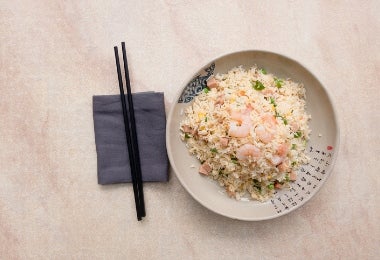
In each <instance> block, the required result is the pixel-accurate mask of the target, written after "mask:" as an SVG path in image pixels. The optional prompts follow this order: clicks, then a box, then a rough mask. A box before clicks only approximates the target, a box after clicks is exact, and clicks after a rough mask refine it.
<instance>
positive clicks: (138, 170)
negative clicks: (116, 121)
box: [121, 42, 146, 217]
mask: <svg viewBox="0 0 380 260" xmlns="http://www.w3.org/2000/svg"><path fill="white" fill-rule="evenodd" d="M121 48H122V51H123V62H124V73H125V74H124V75H125V85H126V88H127V99H128V107H129V119H130V123H131V134H132V135H131V136H132V146H133V152H134V158H135V167H136V176H137V187H138V189H139V196H140V203H141V216H142V217H145V215H146V214H145V202H144V191H143V182H142V174H141V164H140V152H139V145H138V142H137V131H136V120H135V109H134V107H133V99H132V90H131V82H130V80H129V69H128V59H127V53H126V51H125V42H122V43H121Z"/></svg>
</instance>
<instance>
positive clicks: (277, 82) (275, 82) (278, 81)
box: [274, 78, 284, 88]
mask: <svg viewBox="0 0 380 260" xmlns="http://www.w3.org/2000/svg"><path fill="white" fill-rule="evenodd" d="M274 84H275V85H276V87H278V88H281V87H282V85H283V84H284V81H283V80H282V79H278V78H274Z"/></svg>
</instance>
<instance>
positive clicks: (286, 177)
mask: <svg viewBox="0 0 380 260" xmlns="http://www.w3.org/2000/svg"><path fill="white" fill-rule="evenodd" d="M285 180H286V181H287V182H289V180H290V179H289V174H286V175H285Z"/></svg>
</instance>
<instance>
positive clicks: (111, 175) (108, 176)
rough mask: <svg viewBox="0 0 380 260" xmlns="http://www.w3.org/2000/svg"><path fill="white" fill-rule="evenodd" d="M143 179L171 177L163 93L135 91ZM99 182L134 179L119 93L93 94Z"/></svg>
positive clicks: (158, 179)
mask: <svg viewBox="0 0 380 260" xmlns="http://www.w3.org/2000/svg"><path fill="white" fill-rule="evenodd" d="M132 96H133V105H134V108H135V118H136V129H137V141H138V145H139V150H140V160H141V172H142V180H143V181H145V182H147V181H148V182H154V181H162V182H166V181H168V167H169V162H168V157H167V154H166V144H165V128H166V117H165V104H164V94H163V93H157V92H144V93H136V94H133V95H132ZM93 112H94V114H93V116H94V130H95V143H96V152H97V160H98V183H99V184H114V183H125V182H131V170H130V165H129V158H128V147H127V142H126V137H125V130H124V119H123V112H122V108H121V102H120V96H119V95H108V96H93Z"/></svg>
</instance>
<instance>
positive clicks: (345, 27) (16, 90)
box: [0, 0, 380, 259]
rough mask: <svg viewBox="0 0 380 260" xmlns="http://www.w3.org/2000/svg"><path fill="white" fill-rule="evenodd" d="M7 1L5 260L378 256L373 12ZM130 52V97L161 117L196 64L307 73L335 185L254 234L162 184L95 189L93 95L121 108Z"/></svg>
mask: <svg viewBox="0 0 380 260" xmlns="http://www.w3.org/2000/svg"><path fill="white" fill-rule="evenodd" d="M350 2H351V3H348V2H347V1H346V2H345V1H257V2H256V1H169V0H167V1H104V0H103V1H42V0H35V1H26V0H25V1H21V0H19V1H2V2H1V3H0V50H1V54H0V87H1V88H0V90H1V95H0V172H1V173H0V258H2V259H29V258H34V259H68V258H69V259H70V258H73V259H132V258H133V259H170V258H174V259H175V258H177V259H179V258H181V259H182V258H184V259H270V258H273V257H277V258H284V259H306V258H309V257H311V258H316V259H371V258H372V259H375V258H378V257H379V254H380V250H379V245H380V221H379V219H380V206H379V205H380V199H379V197H380V194H379V186H380V181H379V173H380V170H379V169H380V163H379V159H378V157H379V154H380V149H379V147H380V138H379V133H378V131H379V129H380V123H379V121H380V117H379V114H380V113H379V110H380V106H379V101H378V98H377V97H376V95H377V94H378V92H379V91H378V88H379V87H378V84H379V71H380V49H379V46H380V18H379V16H378V14H379V12H380V2H379V1H376V0H373V1H363V2H361V1H350ZM121 41H125V42H126V45H127V49H128V54H129V63H130V71H131V80H132V85H133V89H134V91H136V92H137V91H144V90H156V91H164V92H165V96H166V106H167V109H169V108H170V105H171V104H172V102H173V100H174V98H175V95H176V92H177V91H178V89H179V87H180V86H181V85H182V84H183V83H184V80H185V79H187V78H188V77H189V75H190V74H191V73H193V72H194V71H195V70H196V69H197V68H198V67H199V65H200V64H204V63H205V62H207V61H209V60H210V59H212V58H213V57H215V56H219V55H221V54H223V53H226V52H231V51H236V50H241V49H265V50H271V51H274V52H278V53H282V54H285V55H287V56H290V57H292V58H294V59H296V60H298V61H300V62H301V63H303V64H305V65H306V66H307V67H308V68H309V69H310V70H311V71H313V72H314V73H315V75H317V76H318V77H319V79H320V80H321V81H322V82H323V83H324V84H325V86H326V87H327V88H328V90H329V92H330V93H331V95H332V97H333V99H334V101H335V105H336V108H337V112H338V115H339V121H340V127H341V146H340V149H339V157H338V160H337V164H336V166H335V168H334V171H333V174H332V176H331V177H330V179H329V180H328V182H327V183H326V185H325V186H324V187H323V188H322V189H321V191H320V192H319V193H318V194H317V195H316V196H315V198H313V199H312V200H311V201H310V202H309V203H307V204H306V205H305V206H304V207H302V208H301V209H298V210H296V211H294V212H293V213H291V214H289V215H286V216H284V217H281V218H277V219H274V220H270V221H263V222H242V221H236V220H231V219H227V218H224V217H221V216H219V215H216V214H214V213H212V212H210V211H209V210H207V209H205V208H203V207H202V206H201V205H200V204H198V203H197V202H196V201H194V200H193V199H192V198H191V197H190V195H189V194H187V192H186V191H185V190H184V189H183V188H182V186H181V185H180V183H179V182H178V180H177V178H176V177H175V175H174V174H173V173H172V172H171V177H170V182H169V183H165V184H147V185H145V196H146V206H147V217H146V219H145V220H144V221H143V222H137V221H136V216H135V211H134V204H133V203H134V202H133V196H132V194H133V192H132V187H131V185H114V186H108V187H101V186H98V185H97V182H96V156H95V145H94V134H93V121H92V107H91V105H92V103H91V97H92V95H95V94H116V93H117V92H118V88H117V77H116V73H115V64H114V54H113V46H114V45H115V44H118V43H120V42H121Z"/></svg>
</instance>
